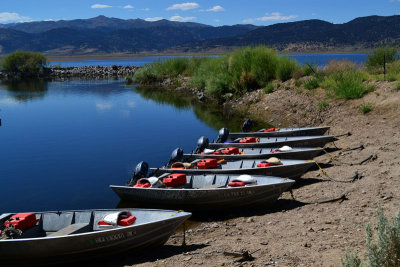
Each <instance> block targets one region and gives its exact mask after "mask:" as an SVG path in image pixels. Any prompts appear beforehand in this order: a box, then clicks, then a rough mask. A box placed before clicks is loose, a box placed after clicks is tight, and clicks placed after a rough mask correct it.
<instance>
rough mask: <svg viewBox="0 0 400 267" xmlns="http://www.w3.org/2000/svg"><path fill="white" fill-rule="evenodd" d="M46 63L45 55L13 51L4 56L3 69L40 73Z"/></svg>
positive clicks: (24, 72)
mask: <svg viewBox="0 0 400 267" xmlns="http://www.w3.org/2000/svg"><path fill="white" fill-rule="evenodd" d="M46 64H47V59H46V57H45V56H44V55H43V54H41V53H38V52H29V51H15V52H13V53H11V54H9V55H7V56H5V57H4V60H3V61H2V67H3V70H4V71H9V72H20V73H23V74H39V73H42V72H43V70H44V67H45V66H46Z"/></svg>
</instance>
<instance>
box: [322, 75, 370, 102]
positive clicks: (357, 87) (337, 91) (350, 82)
mask: <svg viewBox="0 0 400 267" xmlns="http://www.w3.org/2000/svg"><path fill="white" fill-rule="evenodd" d="M364 80H366V75H365V74H364V73H362V72H360V71H357V70H348V71H337V72H334V73H332V74H331V75H329V76H328V77H326V78H325V80H324V82H323V83H322V84H321V86H322V87H325V88H327V89H329V90H332V92H333V94H334V95H335V96H337V97H339V98H344V99H355V98H361V97H362V96H363V95H364V94H366V93H368V92H370V91H371V89H372V87H370V86H367V85H365V84H364Z"/></svg>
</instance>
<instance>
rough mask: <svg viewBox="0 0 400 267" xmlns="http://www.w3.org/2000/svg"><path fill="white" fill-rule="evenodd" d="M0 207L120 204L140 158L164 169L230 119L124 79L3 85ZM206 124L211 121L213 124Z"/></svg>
mask: <svg viewBox="0 0 400 267" xmlns="http://www.w3.org/2000/svg"><path fill="white" fill-rule="evenodd" d="M0 118H1V119H2V126H1V127H0V142H1V149H0V177H1V179H0V181H1V186H0V195H1V201H0V213H2V212H4V211H29V210H36V211H38V210H63V209H81V208H114V207H116V206H117V204H118V202H119V199H118V198H117V197H116V195H115V194H114V193H113V192H112V190H111V189H109V188H108V186H109V185H110V184H117V185H123V184H125V182H126V181H127V180H128V179H129V178H130V177H131V173H132V170H133V168H134V166H135V165H136V164H137V163H138V162H139V161H141V160H145V161H147V162H149V164H150V165H151V166H154V167H157V166H161V165H163V164H165V163H166V162H167V161H168V159H169V156H170V154H171V151H172V150H173V149H174V148H176V147H177V146H180V147H182V148H183V149H184V151H188V152H189V151H191V150H192V149H194V147H195V145H196V142H197V139H198V138H199V137H200V136H201V135H206V136H209V137H210V138H215V136H216V130H217V129H218V128H219V127H222V126H223V125H230V123H231V124H232V121H231V120H230V118H229V117H225V116H223V115H222V114H221V113H219V112H217V111H212V110H209V109H206V107H203V106H198V105H197V106H192V105H191V101H190V100H187V99H185V98H182V97H177V96H174V95H172V96H171V97H166V96H165V94H160V93H158V92H157V91H155V92H153V91H152V90H136V89H134V87H133V86H130V87H126V86H125V84H124V82H123V81H120V80H111V81H69V82H28V83H13V84H0ZM206 122H207V124H206Z"/></svg>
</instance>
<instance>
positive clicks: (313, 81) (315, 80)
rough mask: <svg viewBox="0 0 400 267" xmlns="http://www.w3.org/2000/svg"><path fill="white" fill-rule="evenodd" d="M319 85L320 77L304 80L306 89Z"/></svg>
mask: <svg viewBox="0 0 400 267" xmlns="http://www.w3.org/2000/svg"><path fill="white" fill-rule="evenodd" d="M318 87H319V79H318V78H317V77H312V78H308V79H307V80H305V82H304V88H305V89H308V90H312V89H316V88H318Z"/></svg>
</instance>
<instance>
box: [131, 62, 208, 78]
mask: <svg viewBox="0 0 400 267" xmlns="http://www.w3.org/2000/svg"><path fill="white" fill-rule="evenodd" d="M204 59H205V58H199V57H193V58H188V57H177V58H170V59H167V60H165V61H157V62H154V63H152V64H150V65H146V66H143V67H142V68H140V69H138V70H137V71H136V72H135V73H134V74H133V75H132V76H128V77H127V80H128V82H129V81H130V82H135V83H140V84H151V83H154V82H159V81H162V80H163V79H165V78H171V79H172V81H174V78H177V77H178V76H179V75H183V76H190V75H193V72H194V70H195V69H196V67H197V65H198V64H200V62H201V61H203V60H204Z"/></svg>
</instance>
